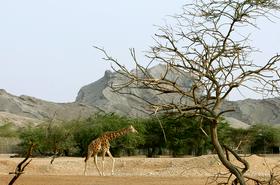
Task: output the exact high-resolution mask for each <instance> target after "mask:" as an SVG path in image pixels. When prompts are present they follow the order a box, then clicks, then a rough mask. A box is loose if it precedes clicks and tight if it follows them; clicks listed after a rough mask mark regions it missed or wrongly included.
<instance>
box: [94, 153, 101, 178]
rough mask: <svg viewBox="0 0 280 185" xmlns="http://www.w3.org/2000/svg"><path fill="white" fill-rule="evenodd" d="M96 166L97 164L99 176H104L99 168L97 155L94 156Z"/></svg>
mask: <svg viewBox="0 0 280 185" xmlns="http://www.w3.org/2000/svg"><path fill="white" fill-rule="evenodd" d="M94 164H95V167H96V169H97V171H98V173H99V175H100V176H102V175H101V172H100V169H99V168H98V165H97V154H95V155H94Z"/></svg>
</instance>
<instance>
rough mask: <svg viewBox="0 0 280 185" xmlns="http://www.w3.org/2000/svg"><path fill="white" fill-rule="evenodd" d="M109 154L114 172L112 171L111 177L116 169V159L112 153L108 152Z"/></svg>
mask: <svg viewBox="0 0 280 185" xmlns="http://www.w3.org/2000/svg"><path fill="white" fill-rule="evenodd" d="M107 154H108V155H109V157H110V158H111V159H112V170H111V175H114V168H115V159H114V157H113V156H112V154H111V152H110V151H109V150H108V151H107Z"/></svg>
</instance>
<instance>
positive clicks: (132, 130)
mask: <svg viewBox="0 0 280 185" xmlns="http://www.w3.org/2000/svg"><path fill="white" fill-rule="evenodd" d="M128 129H129V131H130V132H132V133H138V131H137V130H136V129H135V128H134V127H133V126H132V125H130V126H129V127H128Z"/></svg>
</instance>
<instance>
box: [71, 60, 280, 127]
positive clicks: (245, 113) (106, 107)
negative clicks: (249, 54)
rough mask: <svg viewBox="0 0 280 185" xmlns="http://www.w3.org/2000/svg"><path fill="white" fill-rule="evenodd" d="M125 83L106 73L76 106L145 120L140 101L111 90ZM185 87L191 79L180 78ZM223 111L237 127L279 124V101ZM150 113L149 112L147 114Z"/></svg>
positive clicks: (229, 105)
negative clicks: (83, 105)
mask: <svg viewBox="0 0 280 185" xmlns="http://www.w3.org/2000/svg"><path fill="white" fill-rule="evenodd" d="M164 69H165V66H163V65H158V66H155V67H153V68H151V69H150V71H151V73H152V74H153V75H154V76H160V75H161V74H162V73H163V72H164ZM177 77H178V73H176V72H171V73H170V74H169V78H172V79H174V78H177ZM124 81H125V79H123V78H122V77H121V76H120V75H119V74H117V73H112V72H110V71H106V72H105V75H104V77H102V78H101V79H99V80H98V81H96V82H93V83H91V84H89V85H86V86H84V87H83V88H81V90H80V91H79V93H78V96H77V99H76V102H77V103H82V104H85V105H89V106H96V107H98V108H99V109H100V110H102V111H104V112H116V113H120V114H122V115H130V116H143V115H147V112H146V111H145V107H144V106H145V104H144V102H141V101H140V100H139V99H137V98H135V97H132V96H130V95H124V94H116V93H114V92H112V90H111V88H110V87H109V85H110V84H121V83H123V82H124ZM179 81H180V83H181V85H182V86H184V87H185V88H188V87H189V86H190V85H191V77H190V76H189V75H187V74H186V75H184V76H183V78H182V77H179ZM133 93H135V94H137V96H139V97H142V98H144V99H146V100H153V101H155V102H159V101H163V102H164V101H169V102H170V101H176V97H174V96H170V95H168V96H166V95H165V96H164V95H161V96H156V94H157V93H156V92H154V91H151V90H147V89H145V90H143V89H142V90H139V89H134V90H133ZM223 108H224V109H234V110H236V111H235V112H230V113H227V114H226V116H227V119H228V121H229V122H231V123H232V124H234V126H236V127H247V126H248V125H247V124H245V123H248V124H255V123H270V124H280V99H279V98H274V99H264V100H253V99H246V100H242V101H235V102H226V103H225V105H224V107H223ZM148 113H149V112H148Z"/></svg>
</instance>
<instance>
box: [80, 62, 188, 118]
mask: <svg viewBox="0 0 280 185" xmlns="http://www.w3.org/2000/svg"><path fill="white" fill-rule="evenodd" d="M165 68H166V67H165V65H157V66H155V67H152V68H150V69H149V73H150V74H151V75H152V76H153V77H154V78H159V77H160V76H163V75H164V73H165V70H166V69H165ZM132 73H136V71H132ZM166 78H167V79H170V80H175V79H176V80H177V83H178V84H180V85H181V86H182V87H183V88H189V87H190V85H191V83H192V81H191V77H190V75H189V74H184V73H182V72H180V74H178V72H177V71H171V70H170V71H169V72H168V74H167V75H166ZM126 81H127V79H125V78H124V77H122V76H121V75H120V74H118V73H112V72H110V71H106V72H105V75H104V77H103V78H101V79H99V80H97V81H96V82H93V83H91V84H89V85H87V86H84V87H82V88H81V90H80V91H79V93H78V96H77V99H76V102H77V103H82V104H86V105H89V106H95V107H98V108H99V109H100V110H103V111H104V112H115V113H119V114H122V115H129V116H147V114H150V113H151V112H148V111H147V107H145V106H147V104H146V103H144V101H142V100H141V99H144V100H146V101H149V102H154V103H156V102H176V101H179V99H178V96H175V95H172V94H161V95H159V92H156V91H152V90H149V89H128V88H124V89H122V92H124V93H133V94H136V95H137V96H138V97H141V98H136V97H133V96H131V95H127V94H123V93H122V94H117V93H115V92H112V88H111V87H110V86H111V84H113V85H119V84H123V83H124V82H126ZM180 101H182V99H181V100H180ZM185 101H187V100H185Z"/></svg>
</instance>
